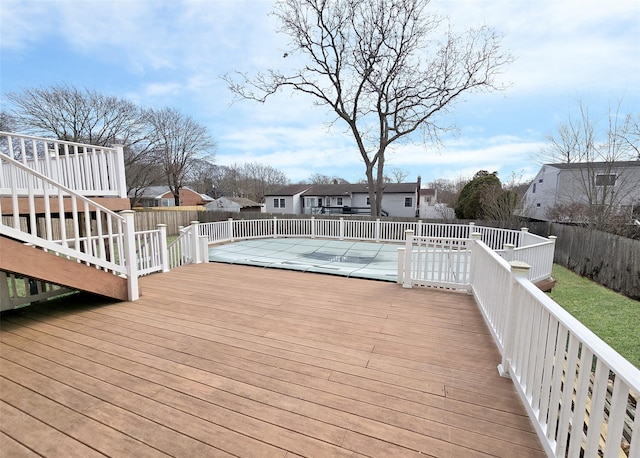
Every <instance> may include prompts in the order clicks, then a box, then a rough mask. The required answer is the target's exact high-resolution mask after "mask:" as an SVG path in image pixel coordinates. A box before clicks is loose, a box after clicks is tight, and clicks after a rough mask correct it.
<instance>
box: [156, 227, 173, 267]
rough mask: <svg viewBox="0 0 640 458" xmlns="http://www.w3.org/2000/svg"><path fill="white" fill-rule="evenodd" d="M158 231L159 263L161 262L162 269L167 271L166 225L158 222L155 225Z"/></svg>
mask: <svg viewBox="0 0 640 458" xmlns="http://www.w3.org/2000/svg"><path fill="white" fill-rule="evenodd" d="M156 227H157V228H158V230H159V231H160V264H162V271H163V272H169V270H170V267H169V250H168V248H167V225H166V224H158V225H157V226H156Z"/></svg>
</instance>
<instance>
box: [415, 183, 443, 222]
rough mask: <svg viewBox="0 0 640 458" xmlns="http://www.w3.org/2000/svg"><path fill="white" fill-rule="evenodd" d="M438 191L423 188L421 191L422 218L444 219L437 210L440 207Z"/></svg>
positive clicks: (420, 207)
mask: <svg viewBox="0 0 640 458" xmlns="http://www.w3.org/2000/svg"><path fill="white" fill-rule="evenodd" d="M437 203H438V191H437V190H436V189H429V188H422V189H420V206H419V213H420V218H425V219H436V218H442V216H441V215H440V213H439V212H438V211H437V210H436V209H437V208H438V207H437V206H436V204H437Z"/></svg>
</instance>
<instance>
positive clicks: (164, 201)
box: [162, 199, 176, 207]
mask: <svg viewBox="0 0 640 458" xmlns="http://www.w3.org/2000/svg"><path fill="white" fill-rule="evenodd" d="M175 205H176V200H175V199H162V206H163V207H174V206H175Z"/></svg>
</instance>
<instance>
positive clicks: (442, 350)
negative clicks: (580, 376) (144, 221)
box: [0, 263, 544, 457]
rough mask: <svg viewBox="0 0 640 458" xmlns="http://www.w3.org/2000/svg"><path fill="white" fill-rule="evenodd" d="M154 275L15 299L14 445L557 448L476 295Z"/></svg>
mask: <svg viewBox="0 0 640 458" xmlns="http://www.w3.org/2000/svg"><path fill="white" fill-rule="evenodd" d="M141 289H142V297H141V299H140V300H138V301H136V302H116V303H108V302H102V303H100V302H95V301H91V300H90V301H87V300H86V296H84V297H83V296H79V297H77V298H75V299H73V300H68V299H67V301H66V302H62V303H60V302H59V303H57V304H55V305H54V304H49V305H42V306H33V307H29V308H26V309H23V310H20V311H13V312H10V313H6V314H3V315H2V322H1V324H2V331H1V332H0V338H1V345H2V346H1V347H0V357H1V361H0V376H1V377H0V383H1V385H0V398H1V399H0V401H1V402H0V450H2V453H4V454H7V456H22V455H24V456H29V455H30V454H31V455H33V452H35V453H38V454H41V455H45V456H87V457H88V456H101V455H100V454H106V455H120V456H125V455H126V456H162V455H163V454H168V455H173V456H228V455H236V456H251V457H256V456H260V457H266V456H279V457H284V456H287V455H288V456H292V455H303V456H317V457H320V456H322V457H324V456H359V455H365V456H385V457H386V456H394V457H396V456H417V455H419V454H420V453H421V454H422V455H421V456H424V455H427V456H449V457H458V456H464V457H467V456H484V455H497V456H509V457H511V456H518V457H522V456H544V454H543V452H542V449H541V446H540V444H539V442H538V439H537V436H536V435H535V432H534V431H533V428H532V426H531V425H530V422H529V419H528V418H527V416H526V414H525V411H524V408H523V407H522V405H521V403H520V400H519V398H518V396H517V394H516V391H515V389H514V388H513V386H512V384H511V382H510V381H509V380H506V379H503V378H500V377H499V376H498V372H497V370H496V365H497V364H498V363H499V361H500V355H499V353H498V350H497V349H496V347H495V345H494V344H493V341H492V339H491V336H490V334H489V332H488V330H487V328H486V326H485V324H484V321H483V319H482V317H481V315H480V313H479V311H478V310H477V307H476V305H475V303H474V302H473V299H472V298H471V297H470V296H466V295H464V294H460V293H451V292H444V291H437V290H424V289H403V288H401V287H399V286H398V285H396V284H395V283H390V282H380V281H371V280H363V279H353V278H344V277H336V276H328V275H317V274H308V273H301V272H295V271H285V270H277V269H261V268H256V267H248V266H237V265H226V264H217V263H212V264H199V265H190V266H186V267H181V268H179V269H176V270H173V271H171V272H170V273H166V274H156V275H151V276H148V277H144V278H143V279H141ZM83 299H84V300H83Z"/></svg>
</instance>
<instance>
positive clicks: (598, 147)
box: [539, 101, 640, 164]
mask: <svg viewBox="0 0 640 458" xmlns="http://www.w3.org/2000/svg"><path fill="white" fill-rule="evenodd" d="M622 107H623V104H622V101H619V102H618V103H617V104H616V105H615V106H614V107H610V108H609V110H608V112H607V113H605V114H604V115H603V116H601V117H600V118H599V119H598V118H594V117H593V115H592V114H591V113H590V111H589V107H587V106H586V105H585V104H584V103H583V102H582V101H579V102H578V109H577V115H574V116H571V115H570V116H569V118H568V120H567V122H564V123H561V124H559V125H558V128H557V132H556V133H555V134H552V135H549V136H547V140H548V141H549V145H547V146H546V147H545V148H544V149H543V150H542V151H541V154H540V156H539V161H540V162H542V163H567V164H568V163H575V162H616V161H631V160H634V159H638V157H639V156H638V154H639V151H640V146H639V145H640V115H635V116H634V115H632V114H625V113H623V112H622Z"/></svg>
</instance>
